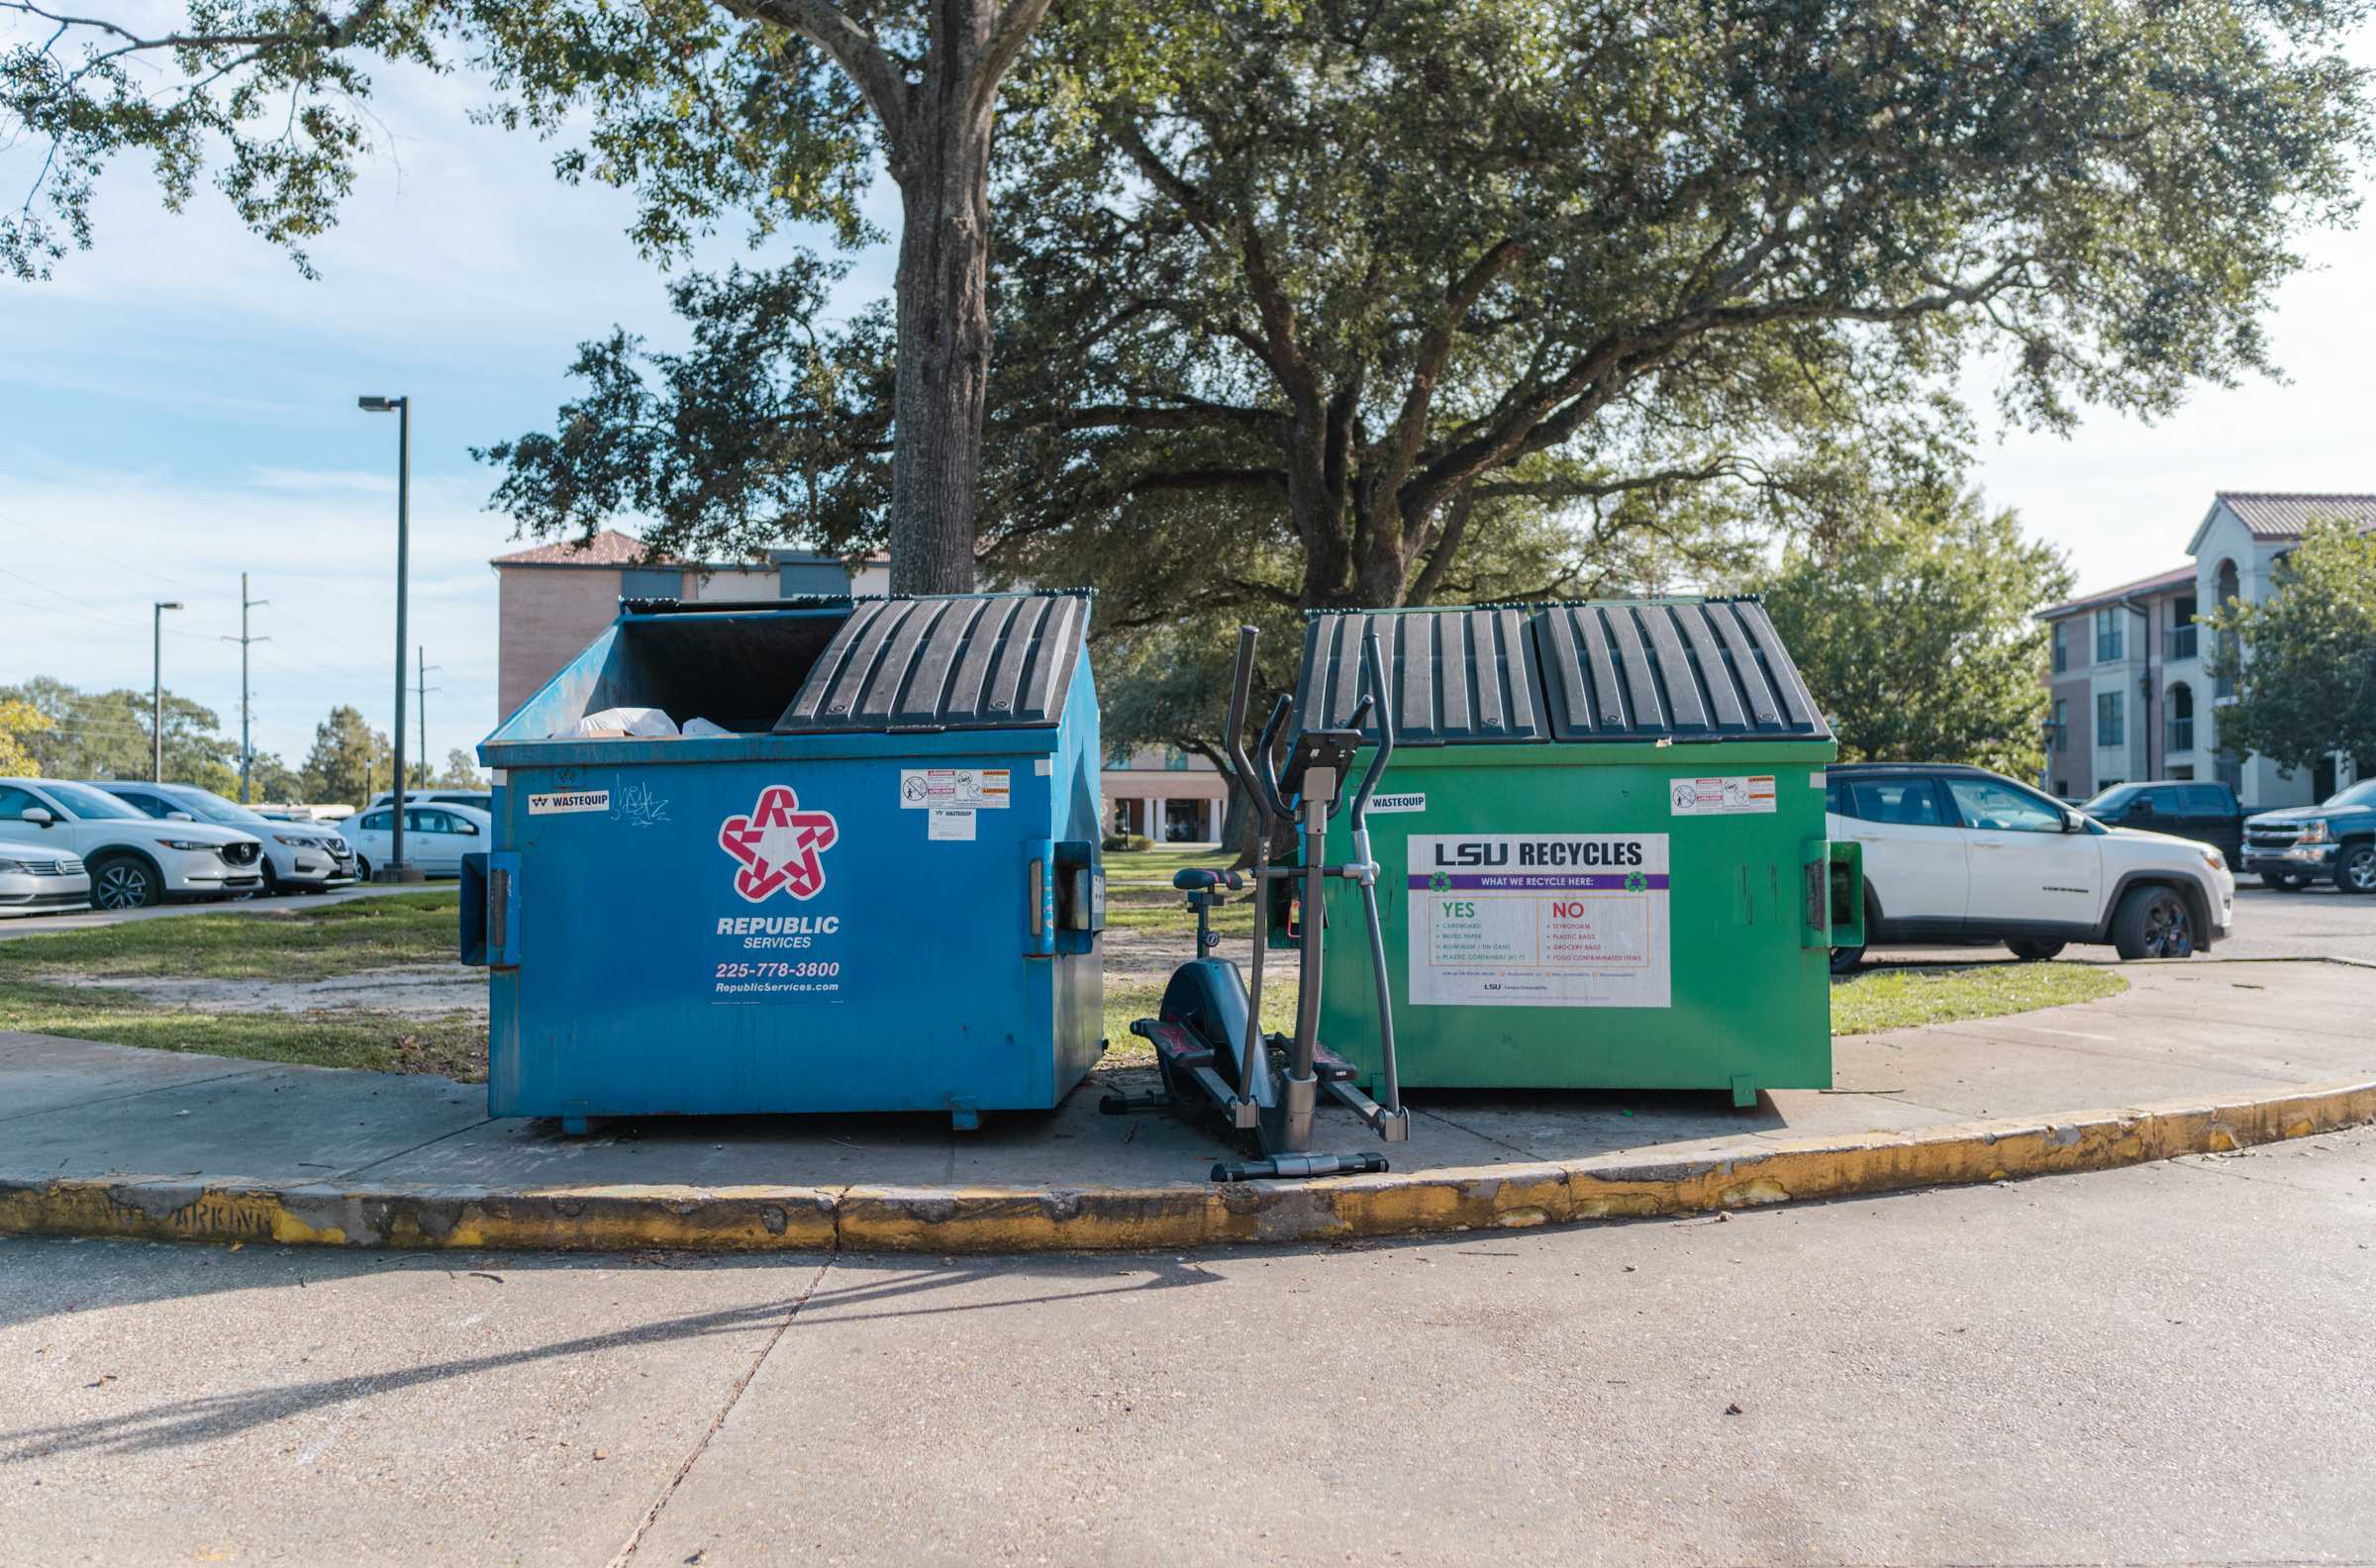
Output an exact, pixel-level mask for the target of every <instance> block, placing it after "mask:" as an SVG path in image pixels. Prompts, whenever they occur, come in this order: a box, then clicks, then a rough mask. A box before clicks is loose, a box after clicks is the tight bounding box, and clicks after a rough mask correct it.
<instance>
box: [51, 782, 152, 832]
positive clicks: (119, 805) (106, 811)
mask: <svg viewBox="0 0 2376 1568" xmlns="http://www.w3.org/2000/svg"><path fill="white" fill-rule="evenodd" d="M41 785H42V793H44V794H45V795H48V796H50V797H51V798H52V799H54V800H55V801H56V802H57V803H58V804H59V805H60V806H63V807H64V808H65V809H66V810H68V811H70V812H72V813H73V814H74V815H75V816H77V817H80V818H82V819H83V820H84V821H86V822H122V821H124V820H126V819H131V820H134V821H138V820H140V819H141V818H144V817H146V816H148V813H147V812H145V811H143V810H141V809H140V808H139V807H138V806H135V805H134V804H133V803H132V802H130V801H128V800H118V799H116V797H115V796H113V795H110V794H109V793H108V792H107V791H105V790H95V789H90V788H88V787H86V786H84V785H81V784H61V783H59V782H58V781H57V780H55V779H43V780H42V781H41Z"/></svg>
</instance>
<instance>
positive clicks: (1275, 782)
mask: <svg viewBox="0 0 2376 1568" xmlns="http://www.w3.org/2000/svg"><path fill="white" fill-rule="evenodd" d="M1294 706H1295V701H1294V699H1293V698H1291V697H1289V696H1288V695H1287V694H1286V693H1285V692H1281V693H1280V694H1279V700H1278V702H1277V703H1276V704H1274V705H1273V706H1272V708H1271V710H1270V718H1269V719H1268V720H1266V721H1265V722H1264V723H1263V726H1262V734H1261V735H1259V736H1257V737H1256V739H1255V742H1254V748H1255V751H1256V752H1257V754H1258V755H1259V757H1260V760H1261V763H1262V767H1261V770H1260V771H1259V772H1257V773H1255V774H1254V775H1253V776H1254V778H1255V779H1256V780H1258V781H1259V782H1260V783H1261V785H1262V794H1263V797H1264V799H1265V801H1266V802H1267V804H1266V806H1265V808H1264V810H1265V811H1266V812H1267V814H1268V815H1269V817H1270V818H1271V820H1272V821H1274V822H1289V821H1292V820H1293V819H1292V814H1290V813H1289V812H1288V810H1287V797H1286V796H1284V795H1282V794H1280V793H1279V762H1278V758H1277V757H1275V756H1273V755H1272V754H1271V746H1272V744H1273V742H1275V741H1276V740H1277V739H1278V737H1279V727H1280V726H1281V725H1284V724H1285V723H1286V722H1287V714H1288V712H1289V710H1291V709H1292V708H1294Z"/></svg>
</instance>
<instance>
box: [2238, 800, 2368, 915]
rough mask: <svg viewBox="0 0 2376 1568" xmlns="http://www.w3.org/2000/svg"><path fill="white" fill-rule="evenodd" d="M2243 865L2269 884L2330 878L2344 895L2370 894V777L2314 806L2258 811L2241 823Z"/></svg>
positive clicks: (2293, 884)
mask: <svg viewBox="0 0 2376 1568" xmlns="http://www.w3.org/2000/svg"><path fill="white" fill-rule="evenodd" d="M2244 869H2245V870H2247V871H2257V872H2259V873H2260V879H2261V881H2263V882H2265V883H2267V884H2268V885H2269V886H2270V887H2302V886H2305V885H2307V884H2309V883H2312V882H2318V881H2332V882H2333V883H2334V885H2335V886H2336V887H2338V888H2341V889H2342V890H2343V891H2344V892H2346V893H2376V779H2361V780H2360V781H2359V782H2358V783H2356V784H2353V785H2351V786H2349V787H2348V788H2346V789H2343V790H2340V791H2338V792H2336V793H2335V794H2332V795H2329V796H2327V799H2326V800H2325V802H2323V803H2322V804H2320V805H2317V806H2295V807H2292V808H2289V809H2288V810H2285V811H2270V812H2262V813H2260V814H2259V815H2258V816H2256V817H2253V818H2251V819H2250V820H2248V821H2247V822H2246V823H2245V824H2244Z"/></svg>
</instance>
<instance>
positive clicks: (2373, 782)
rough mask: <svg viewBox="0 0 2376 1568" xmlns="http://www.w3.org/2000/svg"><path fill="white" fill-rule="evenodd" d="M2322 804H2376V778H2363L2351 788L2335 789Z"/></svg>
mask: <svg viewBox="0 0 2376 1568" xmlns="http://www.w3.org/2000/svg"><path fill="white" fill-rule="evenodd" d="M2321 804H2323V805H2326V806H2376V779H2361V780H2360V781H2359V782H2358V783H2356V784H2354V785H2352V786H2351V787H2350V788H2349V789H2343V790H2337V791H2335V793H2333V794H2332V795H2329V796H2327V799H2326V800H2325V801H2324V802H2322V803H2321Z"/></svg>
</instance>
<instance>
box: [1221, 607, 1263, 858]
mask: <svg viewBox="0 0 2376 1568" xmlns="http://www.w3.org/2000/svg"><path fill="white" fill-rule="evenodd" d="M1260 636H1261V634H1260V633H1259V632H1257V631H1255V630H1254V629H1253V628H1252V627H1250V626H1241V627H1239V628H1238V665H1237V669H1236V670H1235V671H1234V672H1233V673H1232V675H1231V677H1230V727H1229V729H1228V730H1227V731H1225V732H1224V734H1225V735H1227V736H1228V737H1229V747H1230V766H1232V767H1234V768H1236V769H1237V770H1238V782H1239V783H1240V784H1242V785H1244V786H1245V793H1246V794H1247V795H1248V796H1249V797H1251V799H1252V800H1253V803H1254V810H1255V812H1256V813H1257V814H1259V815H1261V816H1264V817H1267V816H1269V815H1270V808H1269V806H1268V804H1267V803H1266V802H1264V800H1263V799H1262V792H1261V790H1260V788H1259V787H1257V786H1256V784H1255V783H1254V770H1253V769H1252V768H1251V767H1248V766H1247V765H1246V760H1245V741H1244V738H1243V736H1244V735H1245V706H1246V703H1247V702H1248V701H1249V700H1250V699H1251V698H1252V696H1253V691H1254V639H1255V638H1256V637H1260Z"/></svg>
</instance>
